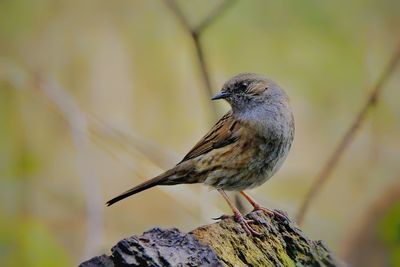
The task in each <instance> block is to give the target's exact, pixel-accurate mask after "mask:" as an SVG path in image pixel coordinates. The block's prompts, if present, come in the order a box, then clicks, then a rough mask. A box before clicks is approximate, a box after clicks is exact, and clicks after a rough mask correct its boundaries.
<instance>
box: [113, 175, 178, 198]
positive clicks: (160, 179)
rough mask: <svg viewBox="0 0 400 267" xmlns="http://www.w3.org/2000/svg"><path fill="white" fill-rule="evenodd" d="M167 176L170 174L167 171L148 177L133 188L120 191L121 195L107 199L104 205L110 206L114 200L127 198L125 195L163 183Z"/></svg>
mask: <svg viewBox="0 0 400 267" xmlns="http://www.w3.org/2000/svg"><path fill="white" fill-rule="evenodd" d="M169 176H170V175H169V173H168V172H166V173H163V174H160V175H159V176H156V177H154V178H153V179H150V180H148V181H146V182H144V183H141V184H139V185H137V186H135V187H134V188H132V189H129V190H128V191H126V192H124V193H122V194H121V195H119V196H117V197H115V198H113V199H111V200H109V201H107V203H106V205H107V206H111V205H112V204H114V203H116V202H118V201H120V200H122V199H124V198H127V197H129V196H131V195H134V194H136V193H139V192H142V191H143V190H146V189H149V188H152V187H154V186H157V185H162V184H165V182H166V181H167V180H168V178H169Z"/></svg>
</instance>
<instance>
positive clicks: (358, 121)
mask: <svg viewBox="0 0 400 267" xmlns="http://www.w3.org/2000/svg"><path fill="white" fill-rule="evenodd" d="M399 61H400V46H398V47H397V51H396V52H395V53H394V55H393V56H392V58H391V59H390V62H389V64H388V65H387V66H386V68H385V69H384V70H383V72H382V74H381V75H380V76H379V78H378V80H377V82H376V83H375V85H374V86H373V87H372V89H371V91H370V93H369V95H368V97H367V100H366V102H365V104H364V105H363V106H362V108H361V110H360V112H359V113H358V114H357V116H356V117H355V118H354V120H353V122H352V124H351V125H350V127H349V128H348V129H347V131H346V132H345V134H344V135H343V137H342V139H341V140H340V142H339V144H338V145H337V146H336V148H335V150H334V151H333V153H332V155H331V156H330V157H329V159H328V161H327V162H326V164H325V165H324V166H323V167H322V169H321V171H320V172H319V174H318V175H317V177H316V179H315V181H314V183H313V184H312V185H311V188H310V190H309V191H308V193H307V195H306V197H305V198H304V201H303V203H302V205H301V206H300V209H299V212H298V214H297V223H298V224H299V225H301V224H302V223H303V221H304V217H305V215H306V213H307V211H308V209H309V207H310V205H311V203H312V201H313V200H314V199H315V197H316V196H317V194H318V192H319V191H320V190H321V188H322V186H323V185H324V183H325V182H326V181H327V180H328V178H329V176H330V174H331V173H332V171H333V170H334V168H335V167H336V165H337V163H338V161H339V159H340V157H341V156H342V155H343V153H344V152H345V150H346V148H348V146H349V145H350V143H351V141H352V140H353V139H354V137H355V135H356V133H357V130H358V129H359V128H360V126H361V125H362V123H363V122H364V121H365V118H366V116H367V114H368V111H369V109H370V108H371V107H373V106H375V104H376V103H377V101H378V98H379V95H380V93H381V91H382V89H383V87H384V85H385V82H386V81H387V80H388V78H389V77H390V76H391V75H392V74H393V72H394V70H395V69H396V66H397V64H398V63H399Z"/></svg>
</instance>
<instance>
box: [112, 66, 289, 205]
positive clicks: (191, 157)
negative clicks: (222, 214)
mask: <svg viewBox="0 0 400 267" xmlns="http://www.w3.org/2000/svg"><path fill="white" fill-rule="evenodd" d="M220 98H223V99H225V100H227V101H228V102H229V103H230V105H231V107H232V110H231V111H229V112H228V113H226V114H225V115H224V116H223V117H222V118H221V119H220V120H219V121H218V122H217V123H216V124H215V125H214V127H213V128H212V129H211V130H210V131H209V133H208V134H206V135H205V136H204V137H203V138H202V139H201V140H200V141H199V142H198V143H197V144H196V145H195V146H194V147H193V148H192V149H191V150H190V151H189V153H188V154H187V155H186V156H185V157H184V158H183V160H182V161H181V162H179V163H178V164H177V165H176V166H175V167H174V168H172V169H170V170H168V171H166V172H165V173H162V174H160V175H159V176H157V177H155V178H153V179H151V180H149V181H146V182H144V183H143V184H140V185H138V186H136V187H134V188H132V189H131V190H129V191H127V192H125V193H123V194H121V195H120V196H118V197H116V198H114V199H112V200H110V201H109V202H107V204H108V205H112V204H113V203H115V202H117V201H119V200H121V199H123V198H125V197H128V196H130V195H132V194H135V193H138V192H140V191H143V190H145V189H148V188H150V187H153V186H156V185H174V184H188V183H204V184H205V185H208V186H211V187H214V188H217V189H223V190H228V191H242V190H245V189H249V188H253V187H257V186H259V185H261V184H263V183H264V182H266V181H267V180H268V179H269V178H271V177H272V175H274V173H275V172H276V171H277V170H278V169H279V168H280V167H281V165H282V163H283V161H284V160H285V158H286V156H287V154H288V152H289V150H290V147H291V144H292V141H293V137H294V120H293V115H292V112H291V109H290V107H289V102H288V98H287V96H286V94H285V92H284V91H283V90H282V89H281V88H280V87H279V86H278V85H277V84H276V83H274V82H273V81H271V80H269V79H266V78H264V77H262V76H259V75H256V74H249V73H246V74H239V75H237V76H235V77H233V78H232V79H231V80H229V81H228V82H227V83H225V84H224V86H223V88H222V90H221V92H220V93H219V94H218V95H217V96H216V97H215V99H220Z"/></svg>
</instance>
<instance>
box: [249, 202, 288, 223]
mask: <svg viewBox="0 0 400 267" xmlns="http://www.w3.org/2000/svg"><path fill="white" fill-rule="evenodd" d="M258 210H261V211H263V212H265V213H267V214H268V215H269V216H271V217H277V218H279V219H282V220H287V219H288V218H287V216H286V215H285V214H284V213H282V212H280V211H279V210H271V209H268V208H264V207H261V206H259V205H257V206H255V207H254V209H253V211H258Z"/></svg>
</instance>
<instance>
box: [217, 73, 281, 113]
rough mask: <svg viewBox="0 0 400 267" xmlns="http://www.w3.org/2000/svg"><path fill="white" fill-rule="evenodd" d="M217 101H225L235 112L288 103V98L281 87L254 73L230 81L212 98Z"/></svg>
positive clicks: (237, 76)
mask: <svg viewBox="0 0 400 267" xmlns="http://www.w3.org/2000/svg"><path fill="white" fill-rule="evenodd" d="M217 99H225V100H226V101H227V102H228V103H229V104H230V105H231V106H232V109H233V111H234V112H235V111H239V112H241V111H246V110H252V109H254V108H257V107H260V106H265V105H268V104H274V103H276V104H278V103H283V102H287V96H286V94H285V92H284V91H283V90H282V89H281V88H280V87H279V85H277V84H276V83H275V82H273V81H271V80H269V79H267V78H265V77H263V76H261V75H258V74H254V73H241V74H238V75H236V76H234V77H233V78H231V79H230V80H228V81H227V82H226V83H225V84H224V85H223V87H222V89H221V91H220V92H219V93H217V94H216V95H215V96H214V97H213V98H212V100H217Z"/></svg>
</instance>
